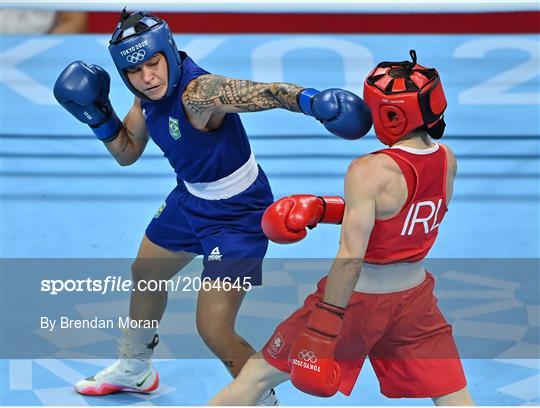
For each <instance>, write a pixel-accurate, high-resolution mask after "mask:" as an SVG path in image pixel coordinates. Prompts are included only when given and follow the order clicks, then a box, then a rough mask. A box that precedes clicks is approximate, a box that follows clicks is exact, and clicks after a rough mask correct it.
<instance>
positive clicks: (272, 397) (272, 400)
mask: <svg viewBox="0 0 540 408" xmlns="http://www.w3.org/2000/svg"><path fill="white" fill-rule="evenodd" d="M278 405H279V401H278V399H277V397H276V392H275V391H274V389H273V388H272V389H271V390H270V391H266V392H265V393H264V395H263V396H262V397H261V399H260V400H259V402H258V403H257V406H264V407H274V406H278Z"/></svg>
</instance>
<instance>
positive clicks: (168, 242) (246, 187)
mask: <svg viewBox="0 0 540 408" xmlns="http://www.w3.org/2000/svg"><path fill="white" fill-rule="evenodd" d="M109 51H110V53H111V56H112V58H113V61H114V63H115V65H116V67H117V69H118V72H119V74H120V77H121V78H122V80H123V81H124V82H125V84H126V86H127V87H128V88H129V90H130V91H131V92H132V93H133V94H134V95H135V100H134V103H133V106H132V107H131V109H130V110H129V112H128V113H127V115H126V117H125V118H124V120H123V121H121V120H120V119H119V118H118V116H117V115H116V113H115V112H114V109H113V108H112V105H111V103H110V100H109V96H108V94H109V87H110V77H109V74H108V73H107V72H106V71H105V70H104V69H103V68H101V67H99V66H97V65H91V64H87V63H84V62H82V61H76V62H73V63H71V64H70V65H69V66H68V67H67V68H66V69H65V70H64V71H63V72H62V73H61V74H60V76H59V78H58V79H57V81H56V84H55V86H54V95H55V97H56V99H57V100H58V101H59V103H60V104H61V105H62V106H63V107H64V108H65V109H67V110H68V111H69V112H70V113H71V114H72V115H73V116H75V117H76V118H77V119H78V120H80V121H81V122H83V123H86V124H88V125H89V126H90V128H91V129H92V130H93V132H94V133H95V135H96V137H97V138H98V139H99V140H101V141H102V142H103V143H104V144H105V146H106V148H107V149H108V150H109V152H110V153H111V155H112V156H113V157H114V158H115V159H116V161H117V162H118V163H119V164H120V165H121V166H128V165H130V164H133V163H134V162H136V161H137V159H138V158H139V157H140V156H141V155H142V153H143V151H144V149H145V146H146V144H147V142H148V140H149V138H152V140H153V141H154V142H155V143H156V144H157V145H158V146H159V147H160V148H161V150H162V151H163V153H164V155H165V157H166V158H167V159H168V160H169V163H170V164H171V166H172V167H173V169H174V171H175V173H176V177H177V181H178V182H177V186H176V188H174V190H173V191H172V192H171V193H170V194H169V196H168V197H167V199H166V201H165V204H164V205H163V206H162V207H161V208H160V210H159V211H158V213H157V214H156V215H155V216H154V218H153V219H152V221H151V222H150V224H149V225H148V228H147V229H146V233H145V235H144V237H143V240H142V243H141V245H140V248H139V252H138V254H137V258H136V260H135V261H134V263H133V266H132V277H133V281H134V284H136V282H137V281H140V280H150V279H156V280H157V279H163V280H166V279H170V278H172V277H173V276H174V275H175V274H176V273H177V272H178V271H179V270H180V269H182V268H183V267H184V266H186V265H187V264H188V263H189V262H190V261H191V260H192V259H193V258H194V257H195V256H197V255H203V257H204V258H203V259H204V271H203V273H202V277H203V278H209V279H210V280H211V281H212V282H217V281H219V280H223V279H225V278H228V279H230V280H231V281H233V282H234V281H237V282H238V280H240V283H241V286H242V287H243V285H244V284H247V283H248V282H249V284H251V285H260V284H261V281H262V276H261V275H262V272H261V264H262V259H263V257H264V255H265V253H266V250H267V245H268V241H267V239H266V237H265V236H264V234H263V232H262V230H261V227H260V222H261V217H262V214H263V212H264V210H265V209H266V207H267V206H269V205H270V204H271V203H272V202H273V196H272V192H271V190H270V186H269V184H268V180H267V178H266V176H265V174H264V172H263V170H262V168H261V167H260V166H258V165H257V162H256V161H255V157H254V155H253V153H252V151H251V148H250V145H249V141H248V138H247V136H246V133H245V131H244V128H243V126H242V122H241V121H240V118H239V116H238V113H241V112H256V111H263V110H268V109H274V108H282V109H287V110H290V111H292V112H303V113H305V114H306V115H309V116H313V117H315V119H317V120H319V121H320V122H321V123H323V125H324V126H325V127H326V128H327V129H328V130H329V131H330V132H332V133H333V134H336V135H337V136H340V137H343V138H346V139H355V138H359V137H361V136H363V135H364V134H365V133H367V131H368V130H369V128H370V127H371V117H370V113H369V109H368V108H367V107H366V105H365V104H364V103H363V101H362V100H361V99H360V98H359V97H357V96H356V95H354V94H352V93H350V92H347V91H344V90H340V89H328V90H326V91H322V92H319V91H317V90H314V89H304V88H302V87H299V86H296V85H292V84H287V83H256V82H252V81H247V80H236V79H231V78H226V77H222V76H218V75H214V74H210V73H208V72H207V71H205V70H204V69H202V68H200V67H199V66H198V65H197V64H196V63H195V62H194V61H193V60H192V59H191V58H190V57H189V56H188V55H187V54H186V53H185V52H182V51H178V49H177V47H176V44H175V42H174V39H173V36H172V34H171V32H170V30H169V28H168V26H167V23H166V22H165V21H163V20H161V19H160V18H158V17H155V16H153V15H150V14H146V13H144V12H137V13H132V14H130V13H126V12H125V10H124V12H123V13H122V16H121V19H120V22H119V23H118V26H117V28H116V30H115V31H114V33H113V36H112V39H111V41H110V45H109ZM244 296H245V290H242V289H240V290H229V291H226V290H220V287H219V285H212V288H210V289H208V290H201V291H200V292H199V294H198V301H197V329H198V331H199V334H200V335H201V337H202V339H203V340H204V342H205V343H206V345H207V346H208V347H209V348H210V350H212V352H213V353H214V354H215V355H216V356H218V357H219V358H220V359H221V360H222V361H223V362H224V364H225V365H226V366H227V368H228V369H229V371H230V373H231V374H232V375H233V376H236V375H237V374H238V373H239V372H240V369H241V368H242V365H243V364H244V363H245V362H246V361H247V359H248V358H249V357H250V356H251V355H252V354H254V352H255V351H254V350H253V348H252V347H251V346H250V345H249V344H248V343H247V342H246V341H245V340H243V339H242V338H241V337H240V336H239V335H238V334H236V332H235V330H234V323H235V319H236V315H237V312H238V309H239V307H240V304H241V303H242V300H243V298H244ZM166 304H167V292H166V291H161V292H148V291H134V292H132V295H131V304H130V310H129V315H130V318H131V319H132V320H138V321H140V320H158V321H159V320H160V319H161V317H162V316H163V313H164V311H165V307H166ZM156 344H157V335H156V333H155V329H152V328H139V329H129V330H127V331H126V333H125V335H124V338H123V339H122V341H121V345H120V359H119V360H118V361H117V362H115V363H114V364H112V365H111V366H109V367H107V368H106V369H105V370H103V371H100V372H99V373H97V374H96V375H95V376H93V377H90V378H87V379H84V380H81V381H79V382H78V383H77V384H76V385H75V388H76V390H77V391H78V392H79V393H81V394H85V395H106V394H110V393H113V392H118V391H138V392H150V391H152V390H154V389H156V388H157V387H158V384H159V378H158V374H157V372H156V371H155V369H154V368H153V367H152V364H151V361H150V358H151V354H152V350H153V348H154V347H155V345H156ZM265 398H266V400H265V401H263V402H264V403H265V404H271V405H273V404H274V403H275V402H276V400H275V397H274V396H273V392H272V393H271V394H269V395H266V396H265Z"/></svg>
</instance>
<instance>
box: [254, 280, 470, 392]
mask: <svg viewBox="0 0 540 408" xmlns="http://www.w3.org/2000/svg"><path fill="white" fill-rule="evenodd" d="M325 284H326V278H324V279H322V280H321V281H319V283H318V285H317V291H316V292H315V293H312V294H311V295H309V296H308V297H307V298H306V301H305V302H304V306H302V307H301V308H300V309H298V310H297V311H296V312H294V313H293V314H292V315H291V316H290V317H289V318H288V319H287V320H285V321H284V322H282V323H281V324H280V325H279V326H278V327H277V328H276V330H275V332H274V334H273V336H272V337H271V338H270V340H269V341H268V342H267V343H266V345H265V346H264V347H263V350H262V353H263V356H264V358H265V360H266V361H267V362H268V363H269V364H271V365H272V366H274V367H276V368H277V369H278V370H280V371H284V372H289V371H290V370H289V365H288V356H289V350H290V348H291V346H292V343H293V342H294V340H296V337H297V335H298V333H299V332H300V331H301V330H302V329H303V328H304V327H305V325H306V323H307V320H308V317H309V314H310V313H311V311H312V309H313V308H314V306H315V304H316V303H317V302H318V301H320V300H322V298H323V295H324V288H325ZM433 286H434V278H433V276H432V275H431V274H429V273H428V274H427V277H426V279H425V280H424V281H423V282H422V283H421V284H420V285H418V286H416V287H414V288H412V289H409V290H404V291H401V292H394V293H388V294H370V293H360V292H353V294H352V296H351V299H350V301H349V305H348V307H347V310H346V312H345V317H344V322H343V329H342V331H341V334H340V336H339V338H338V344H337V347H336V351H335V359H336V361H337V362H338V363H339V364H340V366H341V385H340V388H339V391H340V392H342V393H343V394H345V395H350V394H351V392H352V389H353V387H354V384H355V382H356V379H357V378H358V375H359V374H360V370H361V368H362V365H363V364H364V360H365V359H366V357H367V356H369V360H370V362H371V365H372V366H373V369H374V371H375V374H376V375H377V378H378V379H379V384H380V387H381V393H382V394H384V395H385V396H387V397H390V398H403V397H408V398H427V397H439V396H442V395H446V394H450V393H452V392H455V391H458V390H460V389H462V388H464V387H465V385H466V384H467V383H466V381H465V374H464V373H463V368H462V366H461V361H460V359H459V355H458V351H457V348H456V344H455V343H454V339H453V337H452V326H450V325H449V324H448V323H447V322H446V320H445V319H444V317H443V315H442V313H441V311H440V309H439V307H438V306H437V298H436V297H435V296H434V295H433Z"/></svg>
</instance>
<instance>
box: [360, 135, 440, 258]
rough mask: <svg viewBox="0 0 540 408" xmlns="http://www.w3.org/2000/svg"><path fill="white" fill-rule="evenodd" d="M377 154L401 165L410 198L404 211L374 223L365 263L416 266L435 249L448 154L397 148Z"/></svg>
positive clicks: (433, 150)
mask: <svg viewBox="0 0 540 408" xmlns="http://www.w3.org/2000/svg"><path fill="white" fill-rule="evenodd" d="M374 154H386V155H388V156H390V157H391V158H392V159H394V161H395V162H396V163H397V164H398V165H399V167H400V169H401V171H402V173H403V176H404V177H405V180H406V182H407V189H408V197H407V201H406V202H405V205H404V206H403V208H402V209H401V211H400V212H399V213H398V214H396V215H395V216H393V217H391V218H388V219H385V220H379V219H376V220H375V225H374V226H373V230H372V231H371V235H370V238H369V242H368V246H367V250H366V254H365V256H364V260H365V262H369V263H374V264H387V263H394V262H416V261H419V260H421V259H423V258H425V257H426V255H427V254H428V252H429V250H430V249H431V247H432V246H433V243H434V242H435V239H436V238H437V233H438V231H439V225H440V223H441V221H442V219H443V218H444V215H445V214H446V211H447V210H448V209H447V207H446V168H447V163H446V152H445V150H444V148H442V147H441V146H439V145H437V144H436V145H435V146H434V147H432V148H430V149H425V150H420V149H410V148H406V147H397V146H396V147H394V148H390V149H382V150H379V151H377V152H375V153H374Z"/></svg>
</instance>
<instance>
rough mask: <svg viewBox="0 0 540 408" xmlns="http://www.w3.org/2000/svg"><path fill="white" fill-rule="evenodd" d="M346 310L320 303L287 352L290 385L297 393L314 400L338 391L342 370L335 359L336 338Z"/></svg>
mask: <svg viewBox="0 0 540 408" xmlns="http://www.w3.org/2000/svg"><path fill="white" fill-rule="evenodd" d="M344 312H345V309H343V308H342V307H337V306H333V305H330V304H328V303H325V302H319V303H317V305H316V306H315V309H314V310H313V312H311V316H310V319H309V322H308V324H307V327H306V328H305V329H304V330H303V331H302V333H300V335H299V336H298V338H297V339H296V341H295V342H294V344H293V346H292V348H291V351H290V352H289V367H290V369H291V382H292V383H293V385H294V386H295V387H296V388H298V389H299V390H300V391H303V392H305V393H308V394H311V395H315V396H317V397H331V396H332V395H334V394H335V393H336V392H338V390H339V383H340V379H341V371H340V367H339V364H338V363H337V362H336V361H335V360H334V350H335V348H336V344H337V337H338V335H339V333H340V331H341V327H342V326H343V313H344Z"/></svg>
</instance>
